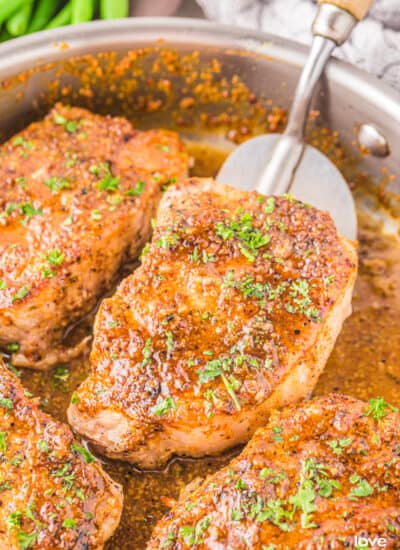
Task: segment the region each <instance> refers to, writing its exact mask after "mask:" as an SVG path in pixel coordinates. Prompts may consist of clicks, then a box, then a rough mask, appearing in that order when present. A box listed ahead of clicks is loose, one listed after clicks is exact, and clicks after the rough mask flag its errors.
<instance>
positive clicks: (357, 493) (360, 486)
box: [348, 475, 374, 500]
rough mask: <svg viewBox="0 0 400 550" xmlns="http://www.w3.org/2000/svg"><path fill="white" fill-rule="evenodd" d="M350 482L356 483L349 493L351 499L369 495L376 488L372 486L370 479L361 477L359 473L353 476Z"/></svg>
mask: <svg viewBox="0 0 400 550" xmlns="http://www.w3.org/2000/svg"><path fill="white" fill-rule="evenodd" d="M350 483H351V484H355V483H356V486H355V487H353V488H352V489H351V491H350V493H349V495H348V496H349V499H350V500H357V499H358V498H364V497H369V496H371V495H373V493H374V489H373V487H371V485H370V484H369V483H368V481H367V480H366V479H362V478H360V477H359V476H358V475H353V476H351V477H350Z"/></svg>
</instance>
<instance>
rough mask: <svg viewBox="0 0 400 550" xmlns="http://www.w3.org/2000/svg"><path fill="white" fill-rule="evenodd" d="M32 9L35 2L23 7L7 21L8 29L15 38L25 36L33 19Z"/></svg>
mask: <svg viewBox="0 0 400 550" xmlns="http://www.w3.org/2000/svg"><path fill="white" fill-rule="evenodd" d="M32 9H33V0H31V1H30V2H28V3H27V4H25V5H24V6H22V8H21V9H20V10H18V11H16V12H15V13H14V14H13V15H12V16H11V17H10V19H8V20H7V23H6V27H7V30H8V32H9V33H10V34H12V35H13V36H21V35H23V34H25V32H26V29H27V28H28V25H29V20H30V18H31V13H32Z"/></svg>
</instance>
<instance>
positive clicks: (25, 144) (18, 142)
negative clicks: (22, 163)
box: [12, 136, 33, 157]
mask: <svg viewBox="0 0 400 550" xmlns="http://www.w3.org/2000/svg"><path fill="white" fill-rule="evenodd" d="M12 143H13V145H14V146H15V147H18V146H21V147H22V148H23V152H22V156H23V157H26V155H27V152H28V149H31V148H32V147H33V143H32V142H31V141H27V140H26V139H25V138H24V137H22V136H16V137H15V138H14V139H13V142H12Z"/></svg>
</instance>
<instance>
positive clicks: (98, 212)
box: [90, 208, 102, 222]
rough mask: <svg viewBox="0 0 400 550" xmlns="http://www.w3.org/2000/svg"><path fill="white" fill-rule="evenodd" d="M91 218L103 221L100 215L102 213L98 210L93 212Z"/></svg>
mask: <svg viewBox="0 0 400 550" xmlns="http://www.w3.org/2000/svg"><path fill="white" fill-rule="evenodd" d="M90 217H91V218H92V220H94V221H96V222H97V221H99V220H101V218H102V215H101V214H100V211H99V210H98V209H97V208H96V209H95V210H92V212H91V214H90Z"/></svg>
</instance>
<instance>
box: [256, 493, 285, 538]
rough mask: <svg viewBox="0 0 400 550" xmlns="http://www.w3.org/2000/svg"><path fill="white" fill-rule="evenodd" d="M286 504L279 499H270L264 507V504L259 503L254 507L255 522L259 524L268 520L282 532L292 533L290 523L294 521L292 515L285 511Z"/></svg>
mask: <svg viewBox="0 0 400 550" xmlns="http://www.w3.org/2000/svg"><path fill="white" fill-rule="evenodd" d="M284 504H285V502H284V501H283V500H280V499H279V498H276V499H272V498H271V499H268V500H267V501H266V502H265V504H264V506H263V503H262V502H259V503H257V505H256V506H255V507H254V512H255V514H256V515H255V520H256V521H257V522H262V521H267V520H268V521H270V522H271V523H273V524H274V525H276V526H277V527H279V529H281V530H282V531H290V529H291V525H290V523H289V521H290V520H291V519H292V514H291V513H290V512H288V511H287V510H285V508H284ZM260 508H261V509H260Z"/></svg>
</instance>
